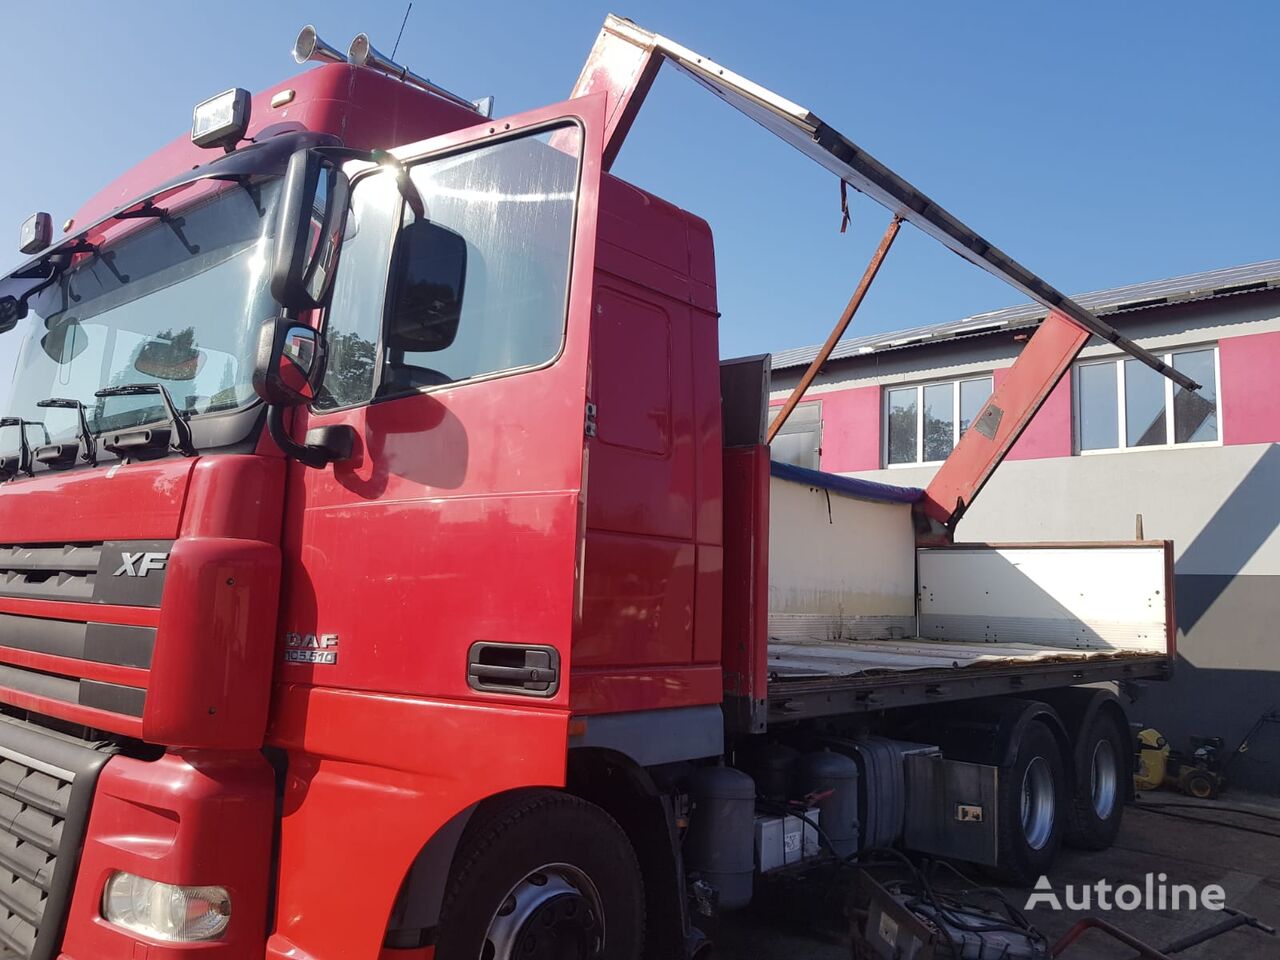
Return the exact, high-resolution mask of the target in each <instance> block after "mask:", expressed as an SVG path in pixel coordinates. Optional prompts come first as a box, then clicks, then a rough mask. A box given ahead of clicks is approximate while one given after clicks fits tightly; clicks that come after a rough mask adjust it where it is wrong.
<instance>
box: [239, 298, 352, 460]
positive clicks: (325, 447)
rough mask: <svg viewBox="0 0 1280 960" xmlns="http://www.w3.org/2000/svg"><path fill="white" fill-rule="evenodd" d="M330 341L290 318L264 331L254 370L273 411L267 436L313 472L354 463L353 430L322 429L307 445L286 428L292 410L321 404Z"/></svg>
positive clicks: (269, 411)
mask: <svg viewBox="0 0 1280 960" xmlns="http://www.w3.org/2000/svg"><path fill="white" fill-rule="evenodd" d="M324 360H325V350H324V338H323V337H321V336H320V334H319V333H318V332H317V331H316V330H314V329H312V328H311V327H308V326H307V325H306V324H305V323H298V321H296V320H290V319H289V318H287V317H278V318H276V319H275V320H274V321H270V322H268V323H264V324H263V325H262V333H261V335H260V337H259V339H258V358H257V363H256V364H255V365H254V368H253V389H254V391H255V392H256V393H257V394H258V396H260V397H261V398H262V399H263V400H265V401H266V402H267V404H268V406H267V430H268V432H269V433H270V434H271V439H272V440H274V441H275V442H276V445H277V446H278V447H279V448H280V449H281V450H283V451H284V452H285V454H286V455H288V456H290V457H293V458H294V459H295V460H298V461H299V462H301V463H303V464H305V465H306V466H308V467H323V466H324V465H325V464H329V463H335V462H337V461H341V460H349V459H351V455H352V452H353V451H354V449H355V440H356V432H355V430H354V429H353V428H352V427H350V426H348V425H347V424H334V425H330V426H326V427H317V428H315V429H313V430H310V431H308V433H307V438H306V441H305V442H304V443H298V442H297V441H296V440H294V439H293V437H292V436H291V435H290V434H289V430H288V428H287V426H286V425H285V422H284V411H285V409H286V408H288V407H296V406H298V405H299V404H303V403H309V402H310V401H311V400H313V399H315V395H316V388H317V387H318V386H319V384H320V379H321V377H323V376H324Z"/></svg>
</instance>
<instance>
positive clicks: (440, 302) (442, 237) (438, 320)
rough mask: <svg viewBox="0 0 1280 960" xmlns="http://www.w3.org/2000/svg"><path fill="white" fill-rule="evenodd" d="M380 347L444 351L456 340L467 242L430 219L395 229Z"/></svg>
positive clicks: (464, 277)
mask: <svg viewBox="0 0 1280 960" xmlns="http://www.w3.org/2000/svg"><path fill="white" fill-rule="evenodd" d="M394 263H395V267H394V269H395V276H394V278H393V280H392V283H393V287H392V295H391V308H390V310H389V316H388V323H387V332H386V344H387V346H388V347H389V348H390V349H392V350H403V351H405V352H408V353H431V352H435V351H439V350H447V349H448V348H449V347H450V346H451V345H452V344H453V341H454V340H455V339H456V338H457V336H458V323H459V321H460V320H461V319H462V297H463V293H464V291H465V289H466V281H467V242H466V241H465V240H464V239H462V236H461V235H459V234H457V233H455V232H454V231H452V230H450V229H449V228H448V227H443V226H441V225H440V224H438V223H432V222H431V221H430V220H425V219H419V220H415V221H413V222H412V223H409V224H406V225H405V226H403V227H401V228H400V234H399V236H398V237H397V239H396V252H395V258H394Z"/></svg>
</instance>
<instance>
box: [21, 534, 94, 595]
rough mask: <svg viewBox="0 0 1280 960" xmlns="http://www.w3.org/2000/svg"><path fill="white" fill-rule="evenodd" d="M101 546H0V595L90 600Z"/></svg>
mask: <svg viewBox="0 0 1280 960" xmlns="http://www.w3.org/2000/svg"><path fill="white" fill-rule="evenodd" d="M101 559H102V545H101V544H88V545H81V544H54V545H51V546H28V545H17V546H3V547H0V596H5V597H22V598H24V599H45V600H92V599H93V591H94V581H95V578H96V577H95V575H96V574H97V571H98V564H99V563H100V561H101Z"/></svg>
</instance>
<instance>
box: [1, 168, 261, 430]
mask: <svg viewBox="0 0 1280 960" xmlns="http://www.w3.org/2000/svg"><path fill="white" fill-rule="evenodd" d="M204 193H205V195H204V196H203V197H202V198H201V199H199V200H197V201H195V202H193V203H190V204H189V205H187V206H185V207H181V208H179V207H178V206H177V203H178V199H177V198H170V200H168V201H166V204H165V205H164V206H163V208H162V207H156V208H153V212H150V213H149V214H148V215H147V216H146V218H145V220H144V221H143V222H142V223H140V224H137V225H134V227H133V229H132V230H131V232H129V233H128V234H127V235H126V236H124V237H123V238H121V239H119V240H118V241H116V242H110V241H109V242H107V243H106V244H104V245H103V246H102V247H101V248H100V249H98V250H97V251H95V252H92V253H90V254H88V255H86V256H82V257H80V259H79V260H78V261H77V262H76V264H75V266H74V267H72V268H70V269H68V270H66V271H64V272H63V273H62V274H61V275H60V276H58V278H57V279H56V280H55V281H54V282H52V283H50V284H49V285H48V286H47V287H46V288H45V289H44V290H42V291H41V292H40V293H38V294H36V295H35V296H34V297H32V299H31V301H30V312H29V313H28V315H27V317H26V318H25V319H24V320H22V321H21V322H20V323H19V324H18V326H17V327H16V328H15V329H14V330H13V331H11V332H10V333H8V334H6V335H4V336H3V337H0V359H2V360H3V361H4V363H5V365H6V367H7V365H8V363H9V362H10V360H11V359H12V361H13V364H14V365H13V367H12V368H9V369H13V379H12V384H11V385H10V384H8V383H5V382H4V381H3V380H0V397H4V396H5V394H6V393H7V399H5V400H3V401H2V402H0V415H3V416H8V417H21V418H22V419H23V420H25V421H28V426H27V427H26V430H27V431H28V436H29V439H30V442H31V443H33V444H39V443H50V442H52V443H58V442H63V441H66V440H73V439H75V437H76V434H77V416H76V412H75V410H74V409H56V408H41V407H38V406H37V404H38V403H39V402H40V401H42V400H46V399H49V398H52V397H59V398H64V399H70V400H79V401H81V402H82V403H83V404H84V405H85V407H86V413H87V415H88V419H89V425H90V429H91V430H93V431H94V432H95V433H102V432H105V431H112V430H120V429H126V428H130V427H135V426H139V425H141V424H144V423H152V422H156V421H163V420H165V419H167V418H166V415H165V411H164V407H163V405H162V401H161V399H160V398H159V397H158V396H156V395H141V396H115V397H106V398H101V397H95V396H94V394H95V393H96V392H97V391H98V390H100V389H102V388H103V387H110V386H122V385H125V384H136V383H159V384H161V385H163V386H164V387H165V388H167V389H168V391H169V393H170V395H171V396H172V397H173V402H174V404H175V405H176V406H177V407H178V409H179V410H180V411H182V412H184V413H186V414H187V415H189V416H199V415H202V414H207V413H214V412H217V411H224V410H231V409H234V408H236V407H239V406H241V405H243V404H245V403H247V402H249V401H250V400H251V399H252V398H253V396H254V394H253V388H252V385H251V382H250V379H251V375H252V368H253V352H254V349H255V347H256V342H257V330H258V327H259V325H260V323H261V322H262V321H263V320H264V319H266V318H267V317H268V316H270V315H271V314H272V313H274V312H275V311H276V309H277V308H276V307H275V305H274V301H273V300H272V298H271V293H270V290H269V282H270V273H269V270H268V269H267V267H268V262H269V259H270V244H271V237H270V235H269V233H270V229H271V224H272V223H273V220H274V218H273V217H272V215H271V214H272V211H273V209H274V205H275V200H276V196H277V194H278V193H279V181H278V180H277V179H271V180H265V181H261V182H258V183H256V184H250V185H247V186H240V185H221V184H219V185H218V189H217V191H216V192H214V193H212V194H211V195H210V194H209V193H208V192H207V191H204ZM162 209H163V215H161V210H162ZM4 372H5V373H7V369H6V370H5V371H4ZM4 379H5V380H7V379H8V378H7V377H5V378H4ZM6 387H8V388H9V389H8V390H7V391H6V389H5V388H6ZM37 424H42V425H43V428H41V426H39V425H37ZM46 438H47V439H46ZM16 445H17V437H16V431H15V430H14V429H12V428H9V429H6V430H5V435H4V436H3V437H2V438H0V448H4V449H5V450H9V449H11V448H14V447H16Z"/></svg>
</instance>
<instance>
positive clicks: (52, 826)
mask: <svg viewBox="0 0 1280 960" xmlns="http://www.w3.org/2000/svg"><path fill="white" fill-rule="evenodd" d="M108 759H110V748H108V747H106V746H105V745H102V744H97V745H95V744H89V743H86V742H84V741H80V740H75V739H73V738H71V737H68V736H64V735H62V734H58V733H54V732H52V731H49V730H45V729H43V728H41V727H37V726H35V725H34V724H30V723H24V722H22V721H20V720H14V719H12V718H10V717H0V958H4V960H9V958H22V960H50V958H52V957H54V956H56V955H57V950H58V946H59V943H60V941H61V939H62V930H63V927H64V925H65V923H66V914H67V908H68V907H69V905H70V901H71V888H72V884H73V882H74V879H75V872H76V866H77V862H78V860H79V856H80V848H81V846H82V845H83V843H84V831H85V826H86V824H87V822H88V813H89V803H90V801H91V799H92V797H93V789H94V784H95V782H96V780H97V777H98V772H99V771H100V770H101V769H102V766H103V764H105V763H106V762H107V760H108Z"/></svg>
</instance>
